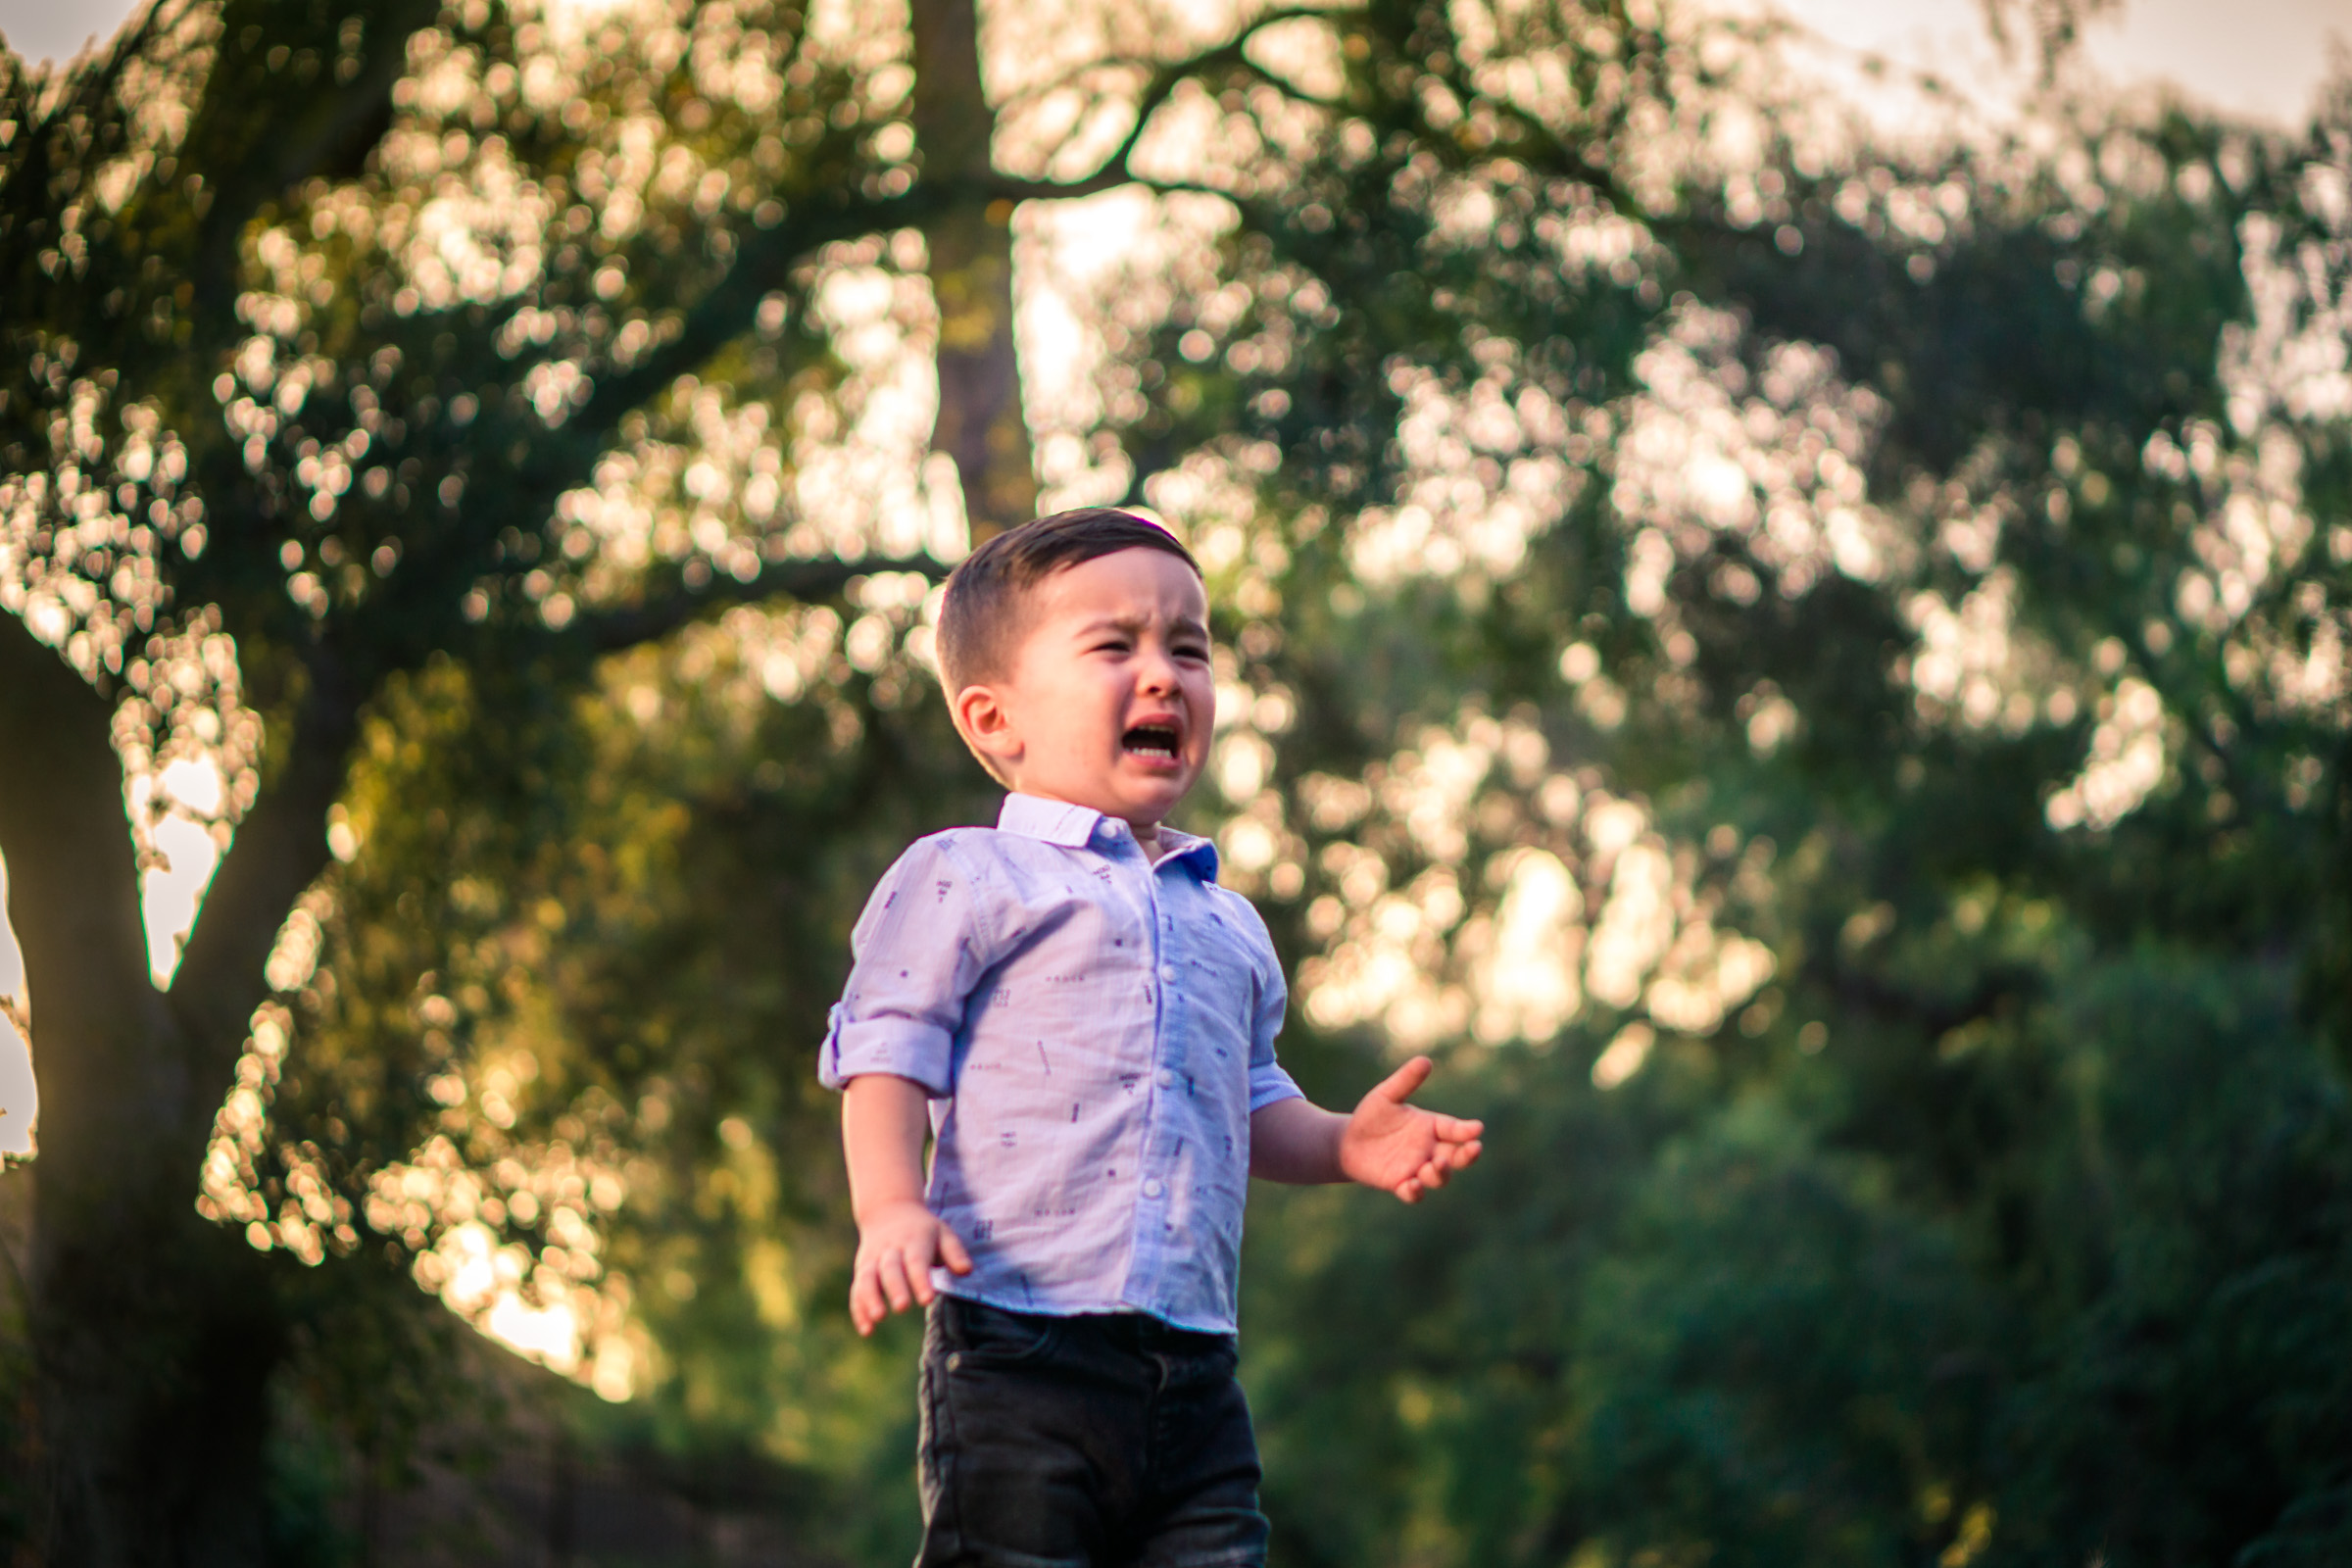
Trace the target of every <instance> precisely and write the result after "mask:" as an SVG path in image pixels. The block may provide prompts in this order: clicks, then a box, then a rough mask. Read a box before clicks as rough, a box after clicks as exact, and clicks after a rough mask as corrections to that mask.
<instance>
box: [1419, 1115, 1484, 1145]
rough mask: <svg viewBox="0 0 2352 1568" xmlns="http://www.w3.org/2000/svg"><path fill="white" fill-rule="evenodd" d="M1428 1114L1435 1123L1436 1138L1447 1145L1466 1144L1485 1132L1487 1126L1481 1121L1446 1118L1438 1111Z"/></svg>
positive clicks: (1454, 1117) (1453, 1117) (1458, 1117)
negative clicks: (1444, 1141) (1443, 1140)
mask: <svg viewBox="0 0 2352 1568" xmlns="http://www.w3.org/2000/svg"><path fill="white" fill-rule="evenodd" d="M1430 1114H1431V1115H1432V1116H1433V1117H1435V1119H1436V1121H1437V1124H1438V1136H1439V1137H1440V1138H1443V1139H1445V1140H1446V1142H1448V1143H1454V1144H1466V1143H1468V1142H1470V1140H1472V1139H1474V1138H1476V1137H1478V1136H1479V1135H1480V1134H1481V1133H1483V1132H1485V1131H1486V1130H1487V1124H1486V1123H1485V1122H1483V1121H1470V1120H1467V1119H1466V1118H1464V1117H1460V1116H1448V1115H1446V1114H1444V1113H1443V1112H1438V1111H1432V1112H1431V1113H1430Z"/></svg>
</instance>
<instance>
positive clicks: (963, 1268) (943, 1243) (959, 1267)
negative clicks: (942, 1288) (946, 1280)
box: [939, 1225, 972, 1274]
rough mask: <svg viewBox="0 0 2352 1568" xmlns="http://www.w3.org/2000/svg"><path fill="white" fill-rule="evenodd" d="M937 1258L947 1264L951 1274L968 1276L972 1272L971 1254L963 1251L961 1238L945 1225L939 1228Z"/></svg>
mask: <svg viewBox="0 0 2352 1568" xmlns="http://www.w3.org/2000/svg"><path fill="white" fill-rule="evenodd" d="M939 1258H940V1261H941V1262H943V1263H945V1264H947V1266H948V1272H949V1273H951V1274H969V1273H970V1272H971V1271H972V1254H971V1253H969V1252H967V1251H965V1250H963V1238H961V1237H960V1236H957V1235H956V1233H955V1232H954V1231H952V1230H950V1229H948V1228H947V1227H946V1226H945V1225H942V1226H941V1227H940V1228H939Z"/></svg>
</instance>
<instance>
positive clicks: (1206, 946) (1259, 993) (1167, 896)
mask: <svg viewBox="0 0 2352 1568" xmlns="http://www.w3.org/2000/svg"><path fill="white" fill-rule="evenodd" d="M1159 836H1160V840H1161V842H1162V844H1163V845H1173V846H1174V848H1173V849H1172V850H1170V851H1169V853H1167V854H1165V855H1163V856H1162V858H1160V859H1159V861H1158V862H1157V863H1156V864H1154V863H1152V861H1151V860H1150V859H1149V858H1147V857H1146V856H1145V854H1144V851H1143V849H1142V847H1141V846H1139V845H1138V844H1137V843H1136V841H1135V835H1134V833H1133V832H1132V831H1131V830H1130V829H1129V828H1128V826H1127V824H1126V823H1125V822H1122V821H1120V820H1119V819H1117V818H1116V817H1106V816H1103V815H1102V814H1101V813H1100V812H1097V811H1092V810H1089V809H1086V808H1084V807H1081V806H1068V805H1064V804H1063V803H1061V802H1058V801H1047V800H1040V799H1038V798H1036V797H1034V796H1028V795H1014V796H1011V797H1009V798H1007V799H1006V801H1005V809H1004V811H1003V813H1002V814H1001V815H1000V816H999V818H998V820H997V826H996V828H995V829H994V830H991V829H988V828H968V827H967V828H953V829H950V830H949V831H948V832H945V833H936V834H933V835H932V836H931V837H929V838H926V839H921V840H918V841H916V843H915V844H913V845H912V846H911V847H910V848H908V850H907V853H906V854H905V855H902V856H901V857H899V860H898V863H897V864H896V865H893V866H892V867H891V868H890V871H889V874H887V875H886V876H884V877H883V879H882V882H881V885H880V886H879V887H877V888H875V889H874V895H873V898H872V899H871V900H870V901H869V902H868V903H867V905H866V907H865V913H864V914H863V915H862V916H860V917H859V919H858V928H857V931H856V933H855V935H854V936H853V937H852V939H851V942H852V948H853V951H854V953H855V955H856V962H855V964H854V966H853V967H852V968H851V970H850V980H849V985H848V987H847V989H846V990H845V991H844V993H843V996H842V999H841V1002H840V1004H839V1005H836V1006H835V1007H834V1008H833V1015H832V1027H831V1028H830V1029H829V1030H828V1031H827V1032H826V1036H825V1046H824V1051H823V1053H822V1054H821V1056H820V1057H819V1062H818V1069H817V1071H818V1075H819V1077H820V1078H821V1079H822V1080H823V1082H824V1083H825V1085H826V1087H828V1088H833V1089H838V1088H840V1087H841V1086H842V1085H843V1084H845V1083H847V1082H848V1081H849V1080H850V1079H852V1078H855V1077H857V1076H858V1074H860V1073H872V1072H881V1073H893V1074H896V1075H897V1076H899V1077H901V1078H910V1079H912V1080H914V1081H915V1082H916V1083H918V1084H921V1085H922V1086H923V1087H924V1088H925V1089H927V1090H929V1091H930V1092H931V1095H932V1096H933V1100H932V1103H931V1128H932V1132H933V1135H934V1148H933V1151H932V1159H931V1180H930V1187H929V1190H928V1194H927V1200H928V1201H929V1203H930V1205H931V1210H932V1212H933V1213H935V1214H937V1215H938V1216H939V1217H940V1218H941V1219H942V1220H944V1221H946V1222H947V1224H948V1226H949V1227H950V1228H951V1229H953V1230H954V1231H955V1232H956V1235H957V1236H958V1237H959V1238H961V1239H962V1241H963V1243H964V1245H965V1246H966V1247H967V1248H969V1249H970V1250H971V1254H972V1265H973V1266H972V1272H971V1273H970V1274H969V1275H966V1276H963V1277H961V1278H957V1277H956V1276H954V1275H951V1274H949V1273H948V1272H947V1271H946V1270H944V1269H942V1270H939V1271H937V1272H935V1274H934V1276H933V1280H934V1283H936V1284H937V1285H938V1286H939V1287H940V1288H941V1289H942V1290H947V1291H952V1292H953V1293H954V1294H956V1295H957V1296H962V1297H968V1298H972V1299H977V1300H982V1301H986V1302H989V1303H990V1304H992V1305H995V1306H1003V1307H1008V1308H1010V1309H1012V1310H1014V1311H1023V1312H1050V1313H1056V1314H1064V1315H1066V1314H1071V1313H1078V1312H1126V1311H1140V1312H1149V1313H1151V1314H1152V1316H1154V1317H1157V1318H1160V1319H1162V1320H1163V1321H1165V1322H1167V1323H1170V1324H1173V1325H1175V1326H1176V1327H1178V1328H1187V1329H1201V1330H1205V1331H1208V1332H1211V1333H1223V1334H1230V1333H1232V1332H1233V1330H1234V1308H1235V1299H1234V1297H1235V1284H1236V1277H1237V1273H1238V1269H1239V1265H1240V1258H1241V1241H1242V1206H1243V1201H1244V1199H1245V1196H1246V1194H1247V1192H1248V1188H1249V1183H1250V1113H1251V1112H1252V1111H1255V1110H1256V1109H1258V1108H1259V1107H1260V1106H1263V1105H1269V1104H1272V1103H1274V1102H1276V1101H1278V1100H1286V1099H1289V1098H1291V1097H1292V1096H1295V1095H1297V1094H1298V1093H1299V1087H1298V1085H1296V1084H1294V1083H1292V1082H1291V1078H1290V1075H1289V1074H1288V1073H1286V1072H1284V1071H1283V1070H1282V1068H1281V1067H1280V1066H1278V1065H1277V1064H1276V1063H1275V1060H1274V1037H1275V1035H1276V1033H1277V1032H1278V1031H1279V1030H1280V1029H1281V1027H1282V1016H1283V1008H1284V1005H1285V1002H1286V997H1287V993H1286V990H1285V987H1284V985H1283V979H1282V967H1281V964H1280V963H1279V962H1278V960H1277V959H1276V957H1275V956H1274V945H1273V943H1272V941H1271V940H1269V939H1268V937H1267V935H1266V927H1265V922H1264V921H1262V920H1261V919H1259V918H1258V914H1257V911H1256V910H1255V909H1254V908H1252V907H1250V902H1249V901H1248V900H1247V899H1244V898H1243V897H1241V896H1240V895H1239V894H1236V893H1232V892H1229V891H1227V890H1226V889H1224V888H1220V887H1218V886H1217V882H1216V876H1217V852H1216V849H1215V847H1214V846H1212V845H1211V844H1209V843H1208V841H1207V840H1205V839H1197V838H1193V837H1191V836H1190V835H1187V834H1181V833H1176V832H1173V831H1172V830H1170V829H1168V828H1164V827H1163V828H1161V829H1160V830H1159Z"/></svg>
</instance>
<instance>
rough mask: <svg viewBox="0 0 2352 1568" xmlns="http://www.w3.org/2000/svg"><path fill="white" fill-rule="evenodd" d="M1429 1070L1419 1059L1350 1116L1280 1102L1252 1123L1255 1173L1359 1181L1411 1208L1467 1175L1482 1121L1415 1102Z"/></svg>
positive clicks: (1299, 1179)
mask: <svg viewBox="0 0 2352 1568" xmlns="http://www.w3.org/2000/svg"><path fill="white" fill-rule="evenodd" d="M1431 1070H1432V1064H1431V1062H1430V1059H1429V1058H1428V1057H1427V1056H1415V1057H1414V1058H1413V1059H1412V1060H1410V1061H1408V1062H1406V1063H1405V1064H1404V1065H1403V1066H1401V1067H1399V1068H1397V1070H1396V1071H1395V1072H1393V1073H1391V1074H1390V1075H1389V1076H1388V1078H1387V1079H1386V1080H1385V1081H1383V1082H1381V1083H1379V1084H1377V1085H1375V1086H1374V1087H1373V1090H1372V1092H1371V1093H1370V1094H1368V1095H1366V1096H1364V1098H1363V1100H1362V1102H1361V1103H1358V1104H1357V1105H1356V1107H1355V1111H1354V1113H1353V1114H1351V1115H1347V1116H1343V1115H1341V1114H1339V1113H1338V1112H1337V1111H1331V1110H1324V1109H1322V1108H1321V1107H1320V1106H1317V1105H1314V1104H1310V1103H1307V1102H1306V1101H1304V1100H1299V1099H1296V1098H1293V1099H1289V1100H1278V1101H1276V1102H1274V1103H1272V1104H1270V1105H1265V1106H1261V1107H1260V1108H1259V1109H1257V1110H1256V1111H1254V1112H1252V1113H1251V1115H1250V1175H1252V1176H1255V1177H1258V1178H1260V1179H1261V1180H1264V1181H1274V1182H1292V1183H1313V1182H1361V1183H1362V1184H1363V1185H1364V1186H1366V1187H1377V1188H1379V1189H1381V1190H1382V1191H1383V1192H1389V1193H1394V1194H1396V1195H1397V1198H1398V1199H1400V1200H1402V1201H1405V1202H1407V1203H1414V1202H1418V1201H1420V1200H1421V1195H1422V1194H1423V1193H1425V1192H1431V1191H1434V1190H1436V1189H1437V1188H1440V1187H1443V1186H1445V1185H1446V1181H1447V1180H1448V1179H1449V1178H1450V1177H1451V1176H1452V1175H1453V1173H1454V1172H1455V1171H1457V1170H1463V1169H1467V1168H1468V1167H1469V1165H1470V1164H1471V1162H1472V1161H1474V1160H1476V1159H1477V1158H1478V1155H1479V1151H1480V1149H1481V1148H1482V1147H1483V1146H1482V1145H1481V1144H1480V1143H1479V1137H1480V1135H1481V1134H1482V1133H1484V1132H1485V1131H1486V1124H1485V1123H1484V1122H1477V1121H1468V1120H1465V1119H1464V1118H1462V1117H1460V1116H1448V1115H1446V1114H1444V1113H1443V1112H1440V1111H1434V1110H1424V1109H1422V1108H1421V1107H1420V1106H1418V1105H1415V1104H1413V1103H1411V1100H1412V1096H1413V1092H1414V1091H1415V1090H1417V1089H1419V1088H1420V1087H1421V1085H1422V1084H1423V1083H1425V1082H1426V1081H1427V1080H1428V1078H1429V1075H1430V1072H1431Z"/></svg>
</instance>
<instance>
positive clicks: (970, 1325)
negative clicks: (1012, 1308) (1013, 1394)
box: [947, 1296, 1061, 1370]
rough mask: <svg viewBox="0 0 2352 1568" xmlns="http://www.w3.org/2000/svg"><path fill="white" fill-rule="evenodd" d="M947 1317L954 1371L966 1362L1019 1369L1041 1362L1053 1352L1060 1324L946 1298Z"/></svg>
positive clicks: (1043, 1318)
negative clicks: (953, 1351)
mask: <svg viewBox="0 0 2352 1568" xmlns="http://www.w3.org/2000/svg"><path fill="white" fill-rule="evenodd" d="M947 1300H948V1303H949V1308H948V1314H949V1321H950V1327H951V1336H952V1344H953V1347H954V1350H955V1354H954V1355H953V1356H952V1357H951V1358H950V1360H949V1363H948V1364H949V1367H950V1369H951V1370H953V1369H954V1368H955V1367H956V1365H958V1364H960V1363H963V1362H969V1363H972V1364H973V1365H977V1366H1020V1365H1024V1364H1026V1363H1028V1362H1031V1361H1036V1360H1040V1359H1042V1358H1043V1357H1044V1356H1045V1355H1046V1353H1047V1352H1048V1351H1050V1350H1052V1349H1053V1348H1054V1339H1055V1338H1056V1336H1057V1334H1058V1332H1059V1330H1060V1326H1061V1325H1060V1320H1059V1319H1057V1318H1052V1317H1045V1316H1041V1315H1039V1314H1037V1313H1033V1312H1007V1311H1005V1309H1004V1308H1002V1307H996V1306H990V1305H989V1304H988V1303H987V1302H985V1301H967V1300H963V1299H960V1298H957V1297H953V1296H951V1297H949V1298H948V1299H947Z"/></svg>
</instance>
